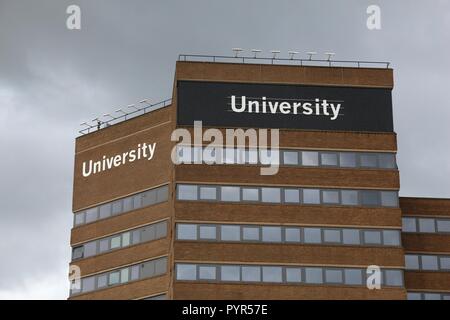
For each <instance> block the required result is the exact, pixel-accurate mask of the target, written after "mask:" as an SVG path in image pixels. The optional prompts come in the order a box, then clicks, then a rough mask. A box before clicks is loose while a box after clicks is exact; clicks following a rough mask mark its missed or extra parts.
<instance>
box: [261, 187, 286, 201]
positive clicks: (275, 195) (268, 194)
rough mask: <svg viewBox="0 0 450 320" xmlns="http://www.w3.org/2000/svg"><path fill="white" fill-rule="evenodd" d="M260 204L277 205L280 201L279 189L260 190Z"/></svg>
mask: <svg viewBox="0 0 450 320" xmlns="http://www.w3.org/2000/svg"><path fill="white" fill-rule="evenodd" d="M261 199H262V202H273V203H279V202H280V201H281V190H280V188H261Z"/></svg>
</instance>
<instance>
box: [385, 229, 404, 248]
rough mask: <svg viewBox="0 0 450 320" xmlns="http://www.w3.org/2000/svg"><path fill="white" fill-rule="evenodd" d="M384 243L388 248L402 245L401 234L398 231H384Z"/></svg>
mask: <svg viewBox="0 0 450 320" xmlns="http://www.w3.org/2000/svg"><path fill="white" fill-rule="evenodd" d="M383 242H384V244H385V245H388V246H399V245H400V232H399V231H396V230H384V231H383Z"/></svg>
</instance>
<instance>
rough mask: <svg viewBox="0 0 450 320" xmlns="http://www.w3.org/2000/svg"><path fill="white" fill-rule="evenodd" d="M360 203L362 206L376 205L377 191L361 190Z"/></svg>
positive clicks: (377, 202)
mask: <svg viewBox="0 0 450 320" xmlns="http://www.w3.org/2000/svg"><path fill="white" fill-rule="evenodd" d="M360 193H361V203H362V205H363V206H371V207H372V206H378V205H379V204H380V201H379V199H378V196H379V193H378V192H377V191H369V190H362V191H360Z"/></svg>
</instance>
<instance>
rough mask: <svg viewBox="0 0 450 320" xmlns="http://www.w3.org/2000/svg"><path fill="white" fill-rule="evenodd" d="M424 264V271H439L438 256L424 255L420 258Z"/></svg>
mask: <svg viewBox="0 0 450 320" xmlns="http://www.w3.org/2000/svg"><path fill="white" fill-rule="evenodd" d="M420 258H421V262H422V270H433V271H436V270H438V269H439V266H438V258H437V256H429V255H423V256H421V257H420Z"/></svg>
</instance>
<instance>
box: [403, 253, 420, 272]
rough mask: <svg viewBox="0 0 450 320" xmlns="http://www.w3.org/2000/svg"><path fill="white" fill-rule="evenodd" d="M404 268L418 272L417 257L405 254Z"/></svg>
mask: <svg viewBox="0 0 450 320" xmlns="http://www.w3.org/2000/svg"><path fill="white" fill-rule="evenodd" d="M405 268H406V269H407V270H419V269H420V266H419V256H418V255H415V254H405Z"/></svg>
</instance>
